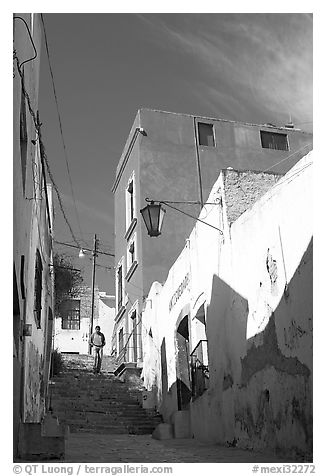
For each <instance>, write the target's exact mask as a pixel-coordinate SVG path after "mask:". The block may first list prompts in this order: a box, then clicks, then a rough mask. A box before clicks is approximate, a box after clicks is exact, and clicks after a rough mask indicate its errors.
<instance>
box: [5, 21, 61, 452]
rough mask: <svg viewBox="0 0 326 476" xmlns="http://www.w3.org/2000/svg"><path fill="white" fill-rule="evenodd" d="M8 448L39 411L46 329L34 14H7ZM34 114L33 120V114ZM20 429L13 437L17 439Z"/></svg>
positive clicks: (48, 340) (45, 216)
mask: <svg viewBox="0 0 326 476" xmlns="http://www.w3.org/2000/svg"><path fill="white" fill-rule="evenodd" d="M13 27H14V30H13V32H14V80H13V438H14V441H13V446H14V447H13V452H14V458H16V457H17V456H19V455H20V452H21V448H22V445H23V444H24V435H25V436H26V434H27V433H25V432H23V431H21V430H22V429H24V428H27V426H28V425H27V424H29V423H40V422H41V420H42V418H43V417H44V415H45V413H46V410H47V397H48V380H49V372H50V356H51V346H52V327H53V313H54V304H53V301H54V300H53V268H52V232H53V207H52V190H51V186H50V185H48V184H47V183H46V181H45V169H44V157H42V156H41V151H40V141H39V137H40V136H39V135H38V131H37V124H36V121H37V111H38V89H39V67H40V54H41V26H40V15H39V14H33V13H31V14H29V13H20V14H14V18H13ZM33 115H34V117H33ZM19 434H21V437H19Z"/></svg>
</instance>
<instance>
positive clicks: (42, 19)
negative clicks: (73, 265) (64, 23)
mask: <svg viewBox="0 0 326 476" xmlns="http://www.w3.org/2000/svg"><path fill="white" fill-rule="evenodd" d="M41 21H42V26H43V32H44V40H45V49H46V54H47V58H48V64H49V70H50V76H51V82H52V88H53V94H54V100H55V104H56V108H57V114H58V120H59V129H60V135H61V140H62V145H63V151H64V157H65V162H66V167H67V173H68V178H69V184H70V190H71V196H72V199H73V203H74V208H75V213H76V219H77V224H78V228H79V231H80V235H81V237H82V238H83V233H82V230H81V226H80V221H79V215H78V211H77V205H76V200H75V194H74V189H73V185H72V179H71V174H70V168H69V161H68V154H67V148H66V143H65V140H64V136H63V128H62V120H61V115H60V109H59V102H58V97H57V92H56V87H55V82H54V75H53V70H52V66H51V61H50V52H49V44H48V39H47V34H46V29H45V23H44V18H43V15H42V13H41Z"/></svg>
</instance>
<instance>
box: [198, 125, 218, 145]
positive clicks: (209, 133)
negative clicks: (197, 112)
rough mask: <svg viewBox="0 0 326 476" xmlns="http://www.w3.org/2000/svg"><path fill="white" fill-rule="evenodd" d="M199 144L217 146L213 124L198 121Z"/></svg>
mask: <svg viewBox="0 0 326 476" xmlns="http://www.w3.org/2000/svg"><path fill="white" fill-rule="evenodd" d="M198 138H199V145H206V146H209V147H215V139H214V129H213V124H206V123H205V122H198Z"/></svg>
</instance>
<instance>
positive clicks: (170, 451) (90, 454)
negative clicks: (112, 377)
mask: <svg viewBox="0 0 326 476" xmlns="http://www.w3.org/2000/svg"><path fill="white" fill-rule="evenodd" d="M285 461H286V460H285V459H283V458H281V457H279V456H277V455H275V454H271V453H265V452H264V453H259V452H254V451H250V450H241V449H238V448H228V447H224V446H218V445H212V444H205V443H203V442H199V441H197V440H194V439H172V440H155V439H153V438H152V437H151V435H108V434H104V435H100V434H90V433H88V434H87V433H86V434H81V433H71V434H70V435H69V438H68V440H67V442H66V458H65V462H67V463H68V462H69V463H278V462H285Z"/></svg>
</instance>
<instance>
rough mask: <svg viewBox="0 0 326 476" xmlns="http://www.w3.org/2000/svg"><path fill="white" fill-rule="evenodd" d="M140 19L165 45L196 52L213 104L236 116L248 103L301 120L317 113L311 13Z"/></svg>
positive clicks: (265, 113) (205, 89) (204, 92)
mask: <svg viewBox="0 0 326 476" xmlns="http://www.w3.org/2000/svg"><path fill="white" fill-rule="evenodd" d="M139 18H140V19H141V20H142V21H143V22H144V23H145V24H146V25H147V26H148V27H151V28H152V29H153V30H154V29H155V31H156V38H157V39H159V38H160V41H161V43H162V47H165V48H171V47H173V48H175V47H177V48H179V49H180V50H181V51H183V52H184V53H185V54H187V55H191V56H192V59H193V61H194V78H193V83H194V86H195V88H194V89H196V87H197V86H199V81H198V80H196V77H197V76H198V74H200V73H201V76H202V78H203V79H202V80H201V81H200V88H201V89H200V91H201V97H202V98H203V101H205V102H206V103H207V102H208V103H210V101H213V105H211V106H210V109H214V104H215V105H216V109H218V107H219V105H221V106H223V108H224V110H229V111H230V114H231V115H232V116H234V115H235V114H238V113H239V112H240V111H241V113H242V111H243V108H247V110H248V114H249V113H250V109H252V110H253V111H255V112H257V111H260V112H261V115H262V116H266V117H268V116H269V115H271V116H274V117H277V116H278V117H280V116H281V117H282V118H284V120H287V118H288V113H291V114H292V116H293V117H295V118H296V119H297V120H298V121H300V118H302V117H304V118H306V117H311V116H312V28H311V23H312V20H311V16H310V15H306V14H267V15H263V14H254V15H248V14H242V15H241V14H238V15H219V14H216V15H186V21H181V20H182V19H181V17H180V21H178V22H177V26H176V22H175V21H174V25H173V26H171V24H170V22H168V18H167V17H166V16H160V15H139ZM162 35H163V36H164V41H162ZM198 72H199V73H198ZM196 81H197V82H196ZM204 98H205V99H204ZM248 120H250V117H248Z"/></svg>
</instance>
